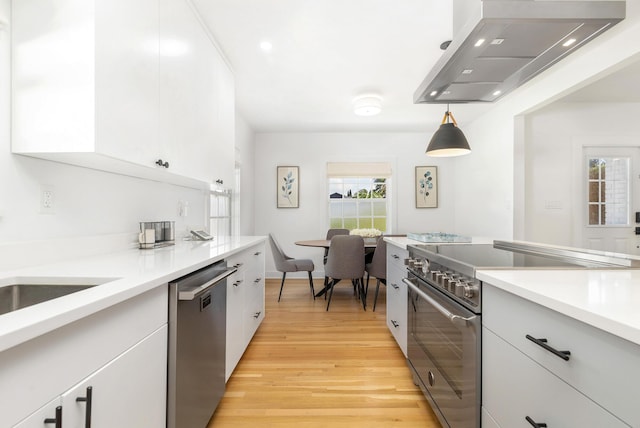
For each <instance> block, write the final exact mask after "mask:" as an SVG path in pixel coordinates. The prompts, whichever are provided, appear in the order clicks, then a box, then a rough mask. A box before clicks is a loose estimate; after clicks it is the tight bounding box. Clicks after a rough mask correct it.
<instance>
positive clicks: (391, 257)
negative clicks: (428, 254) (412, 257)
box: [387, 243, 409, 271]
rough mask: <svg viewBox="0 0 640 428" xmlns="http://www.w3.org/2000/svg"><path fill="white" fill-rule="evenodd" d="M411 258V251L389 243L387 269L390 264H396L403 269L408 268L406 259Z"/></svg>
mask: <svg viewBox="0 0 640 428" xmlns="http://www.w3.org/2000/svg"><path fill="white" fill-rule="evenodd" d="M407 258H409V251H407V250H405V249H404V248H400V247H396V246H395V245H391V244H389V243H387V270H389V267H390V266H392V265H393V266H396V267H397V268H399V269H401V270H403V271H404V270H406V266H405V264H404V260H405V259H407Z"/></svg>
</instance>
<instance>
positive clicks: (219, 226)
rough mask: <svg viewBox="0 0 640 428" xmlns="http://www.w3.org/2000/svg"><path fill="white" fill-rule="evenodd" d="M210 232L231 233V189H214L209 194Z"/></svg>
mask: <svg viewBox="0 0 640 428" xmlns="http://www.w3.org/2000/svg"><path fill="white" fill-rule="evenodd" d="M209 233H210V234H211V235H213V236H230V235H231V191H229V190H226V191H222V190H212V191H211V193H210V196H209Z"/></svg>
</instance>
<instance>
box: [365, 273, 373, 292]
mask: <svg viewBox="0 0 640 428" xmlns="http://www.w3.org/2000/svg"><path fill="white" fill-rule="evenodd" d="M370 276H371V275H370V274H369V272H367V286H366V287H365V289H364V295H365V296H366V295H367V294H369V277H370Z"/></svg>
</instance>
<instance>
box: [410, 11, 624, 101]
mask: <svg viewBox="0 0 640 428" xmlns="http://www.w3.org/2000/svg"><path fill="white" fill-rule="evenodd" d="M457 1H458V3H456V5H454V24H455V23H456V20H457V22H464V23H465V24H464V25H462V26H461V27H460V28H459V29H458V30H457V31H456V30H455V29H454V37H453V40H452V41H451V43H450V44H449V46H448V47H447V48H446V50H445V52H444V54H443V55H442V57H441V58H440V59H439V60H438V62H437V63H436V65H435V66H434V67H433V69H432V70H431V71H430V72H429V74H428V75H427V77H426V78H425V79H424V81H423V82H422V84H421V85H420V87H418V89H417V90H416V92H415V93H414V97H413V101H414V103H441V104H444V103H468V102H491V101H495V100H497V99H498V98H500V97H501V96H503V95H505V94H506V93H508V92H509V91H511V90H513V89H515V88H517V87H518V86H520V85H522V84H523V83H525V82H526V81H528V80H529V79H531V78H533V77H534V76H536V75H537V74H539V73H541V72H542V71H544V70H546V69H547V68H549V67H551V66H552V65H553V64H555V63H556V62H558V61H560V60H561V59H562V58H564V57H565V56H567V55H569V54H570V53H571V52H573V51H575V50H576V49H578V48H579V47H580V46H583V45H585V44H586V43H587V42H589V41H591V40H593V39H594V38H595V37H597V36H599V35H600V34H602V33H604V32H605V31H606V30H608V29H609V28H611V27H613V26H614V25H615V24H617V23H618V22H620V21H622V20H623V19H624V18H625V2H624V1H564V0H555V1H554V0H548V1H539V0H486V1H480V0H457ZM460 2H462V3H460ZM454 3H455V1H454ZM470 4H472V5H473V7H472V8H471V9H470V8H469V5H470ZM460 5H464V6H462V7H461V6H460Z"/></svg>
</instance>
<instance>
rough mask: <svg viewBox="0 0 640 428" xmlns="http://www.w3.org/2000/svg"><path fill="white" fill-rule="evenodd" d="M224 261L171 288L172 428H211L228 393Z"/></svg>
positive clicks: (169, 411) (227, 272)
mask: <svg viewBox="0 0 640 428" xmlns="http://www.w3.org/2000/svg"><path fill="white" fill-rule="evenodd" d="M236 271H237V269H236V268H235V267H231V268H228V267H227V263H226V261H224V260H223V261H219V262H216V263H214V264H212V265H209V266H207V267H205V268H202V269H200V270H198V271H196V272H193V273H191V274H189V275H187V276H184V277H182V278H179V279H177V280H176V281H173V282H170V283H169V351H168V352H169V358H168V363H169V367H168V376H169V377H168V382H167V386H168V391H167V427H168V428H206V426H207V423H208V422H209V419H210V418H211V415H212V414H213V412H214V411H215V409H216V407H217V405H218V403H219V402H220V399H221V398H222V396H223V395H224V391H225V349H226V345H225V344H226V327H227V326H226V324H227V323H226V318H227V313H226V303H227V280H226V278H227V277H228V276H229V275H231V274H233V273H234V272H236Z"/></svg>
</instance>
